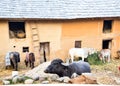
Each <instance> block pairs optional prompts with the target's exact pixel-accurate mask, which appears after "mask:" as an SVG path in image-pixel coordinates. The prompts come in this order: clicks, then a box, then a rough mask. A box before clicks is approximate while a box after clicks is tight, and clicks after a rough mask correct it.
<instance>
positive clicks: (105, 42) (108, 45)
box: [102, 39, 112, 49]
mask: <svg viewBox="0 0 120 86" xmlns="http://www.w3.org/2000/svg"><path fill="white" fill-rule="evenodd" d="M111 47H112V39H107V40H103V42H102V49H111Z"/></svg>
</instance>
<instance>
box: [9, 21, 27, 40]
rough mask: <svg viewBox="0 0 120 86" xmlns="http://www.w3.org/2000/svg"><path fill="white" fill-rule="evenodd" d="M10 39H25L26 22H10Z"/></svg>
mask: <svg viewBox="0 0 120 86" xmlns="http://www.w3.org/2000/svg"><path fill="white" fill-rule="evenodd" d="M9 37H10V38H25V37H26V34H25V22H9Z"/></svg>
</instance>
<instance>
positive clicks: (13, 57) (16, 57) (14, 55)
mask: <svg viewBox="0 0 120 86" xmlns="http://www.w3.org/2000/svg"><path fill="white" fill-rule="evenodd" d="M9 59H10V63H11V65H12V67H13V69H14V70H15V71H17V70H18V62H20V54H19V52H9ZM7 67H8V66H6V69H7Z"/></svg>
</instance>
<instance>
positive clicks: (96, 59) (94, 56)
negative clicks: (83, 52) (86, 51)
mask: <svg viewBox="0 0 120 86" xmlns="http://www.w3.org/2000/svg"><path fill="white" fill-rule="evenodd" d="M87 61H88V62H89V63H90V64H91V65H102V64H103V63H102V61H101V60H100V59H99V57H98V52H97V53H94V54H91V55H89V56H88V57H87Z"/></svg>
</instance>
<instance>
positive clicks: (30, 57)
mask: <svg viewBox="0 0 120 86" xmlns="http://www.w3.org/2000/svg"><path fill="white" fill-rule="evenodd" d="M34 62H35V55H34V53H32V52H31V53H28V52H27V53H26V59H25V65H26V67H27V66H28V63H29V64H30V67H31V68H32V69H33V68H34Z"/></svg>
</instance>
